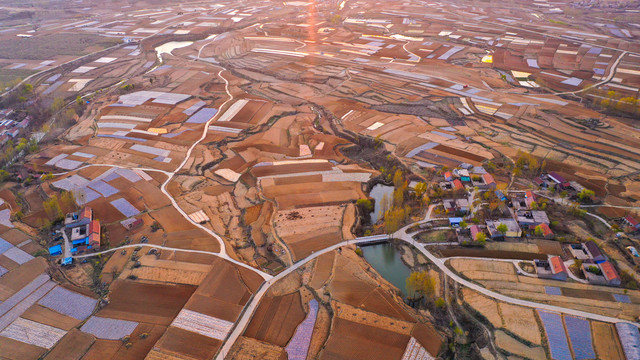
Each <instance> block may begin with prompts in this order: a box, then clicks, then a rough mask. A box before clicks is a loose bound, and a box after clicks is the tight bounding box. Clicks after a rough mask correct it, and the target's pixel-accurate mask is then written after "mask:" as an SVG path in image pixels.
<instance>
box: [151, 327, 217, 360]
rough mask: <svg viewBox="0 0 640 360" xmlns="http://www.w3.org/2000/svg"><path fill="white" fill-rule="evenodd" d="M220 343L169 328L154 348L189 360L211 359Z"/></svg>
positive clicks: (178, 329)
mask: <svg viewBox="0 0 640 360" xmlns="http://www.w3.org/2000/svg"><path fill="white" fill-rule="evenodd" d="M221 344H222V342H221V341H220V340H216V339H212V338H210V337H206V336H204V335H200V334H197V333H194V332H190V331H186V330H182V329H180V328H176V327H169V329H167V332H165V334H164V336H163V337H162V338H161V339H160V340H159V341H158V342H157V343H156V347H158V348H160V349H162V350H164V351H167V352H174V353H177V354H180V355H183V356H188V357H189V359H196V360H209V359H212V358H213V356H214V355H215V353H216V351H218V348H219V347H220V345H221Z"/></svg>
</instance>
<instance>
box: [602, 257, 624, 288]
mask: <svg viewBox="0 0 640 360" xmlns="http://www.w3.org/2000/svg"><path fill="white" fill-rule="evenodd" d="M600 270H602V275H603V276H604V278H605V280H606V281H607V285H611V286H620V284H621V283H622V281H621V280H620V275H618V272H617V271H616V268H614V267H613V264H612V263H610V262H609V261H605V262H603V263H601V264H600Z"/></svg>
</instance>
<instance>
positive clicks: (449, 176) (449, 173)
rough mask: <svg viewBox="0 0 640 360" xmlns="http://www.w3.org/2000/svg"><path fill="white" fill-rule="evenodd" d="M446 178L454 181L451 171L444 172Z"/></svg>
mask: <svg viewBox="0 0 640 360" xmlns="http://www.w3.org/2000/svg"><path fill="white" fill-rule="evenodd" d="M444 180H445V181H452V180H453V175H451V171H447V172H445V173H444Z"/></svg>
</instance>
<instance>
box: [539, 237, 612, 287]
mask: <svg viewBox="0 0 640 360" xmlns="http://www.w3.org/2000/svg"><path fill="white" fill-rule="evenodd" d="M568 249H569V252H570V253H571V255H572V256H573V257H574V258H575V259H576V260H580V261H582V265H581V266H580V271H582V273H583V274H584V277H585V279H586V280H587V281H588V282H589V284H593V285H609V286H620V284H621V279H620V275H619V274H618V272H617V271H616V269H615V267H614V266H613V264H612V263H611V262H610V261H609V260H608V259H607V257H606V256H605V255H604V254H603V253H602V251H601V250H600V248H598V246H597V245H596V243H594V242H593V241H587V242H585V243H581V244H571V245H569V247H568ZM534 265H535V271H536V275H537V276H538V277H540V278H544V279H553V280H561V281H565V280H567V277H568V276H569V270H568V269H567V267H566V265H565V263H564V261H562V258H561V257H560V256H550V257H549V258H548V259H547V260H537V259H536V260H534Z"/></svg>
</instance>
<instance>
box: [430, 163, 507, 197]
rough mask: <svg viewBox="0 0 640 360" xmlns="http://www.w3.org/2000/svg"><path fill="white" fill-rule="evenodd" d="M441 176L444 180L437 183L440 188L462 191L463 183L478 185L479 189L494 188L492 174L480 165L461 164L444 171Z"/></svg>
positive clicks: (494, 183) (463, 188)
mask: <svg viewBox="0 0 640 360" xmlns="http://www.w3.org/2000/svg"><path fill="white" fill-rule="evenodd" d="M443 176H444V181H441V182H440V184H439V185H440V188H441V189H442V190H456V191H464V190H465V185H469V186H472V187H478V189H481V190H487V189H495V188H496V182H495V180H494V179H493V176H491V174H489V173H487V171H486V170H485V169H484V168H483V167H481V166H472V165H471V164H461V165H460V167H459V168H456V169H453V170H451V171H445V172H444V174H443Z"/></svg>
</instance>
